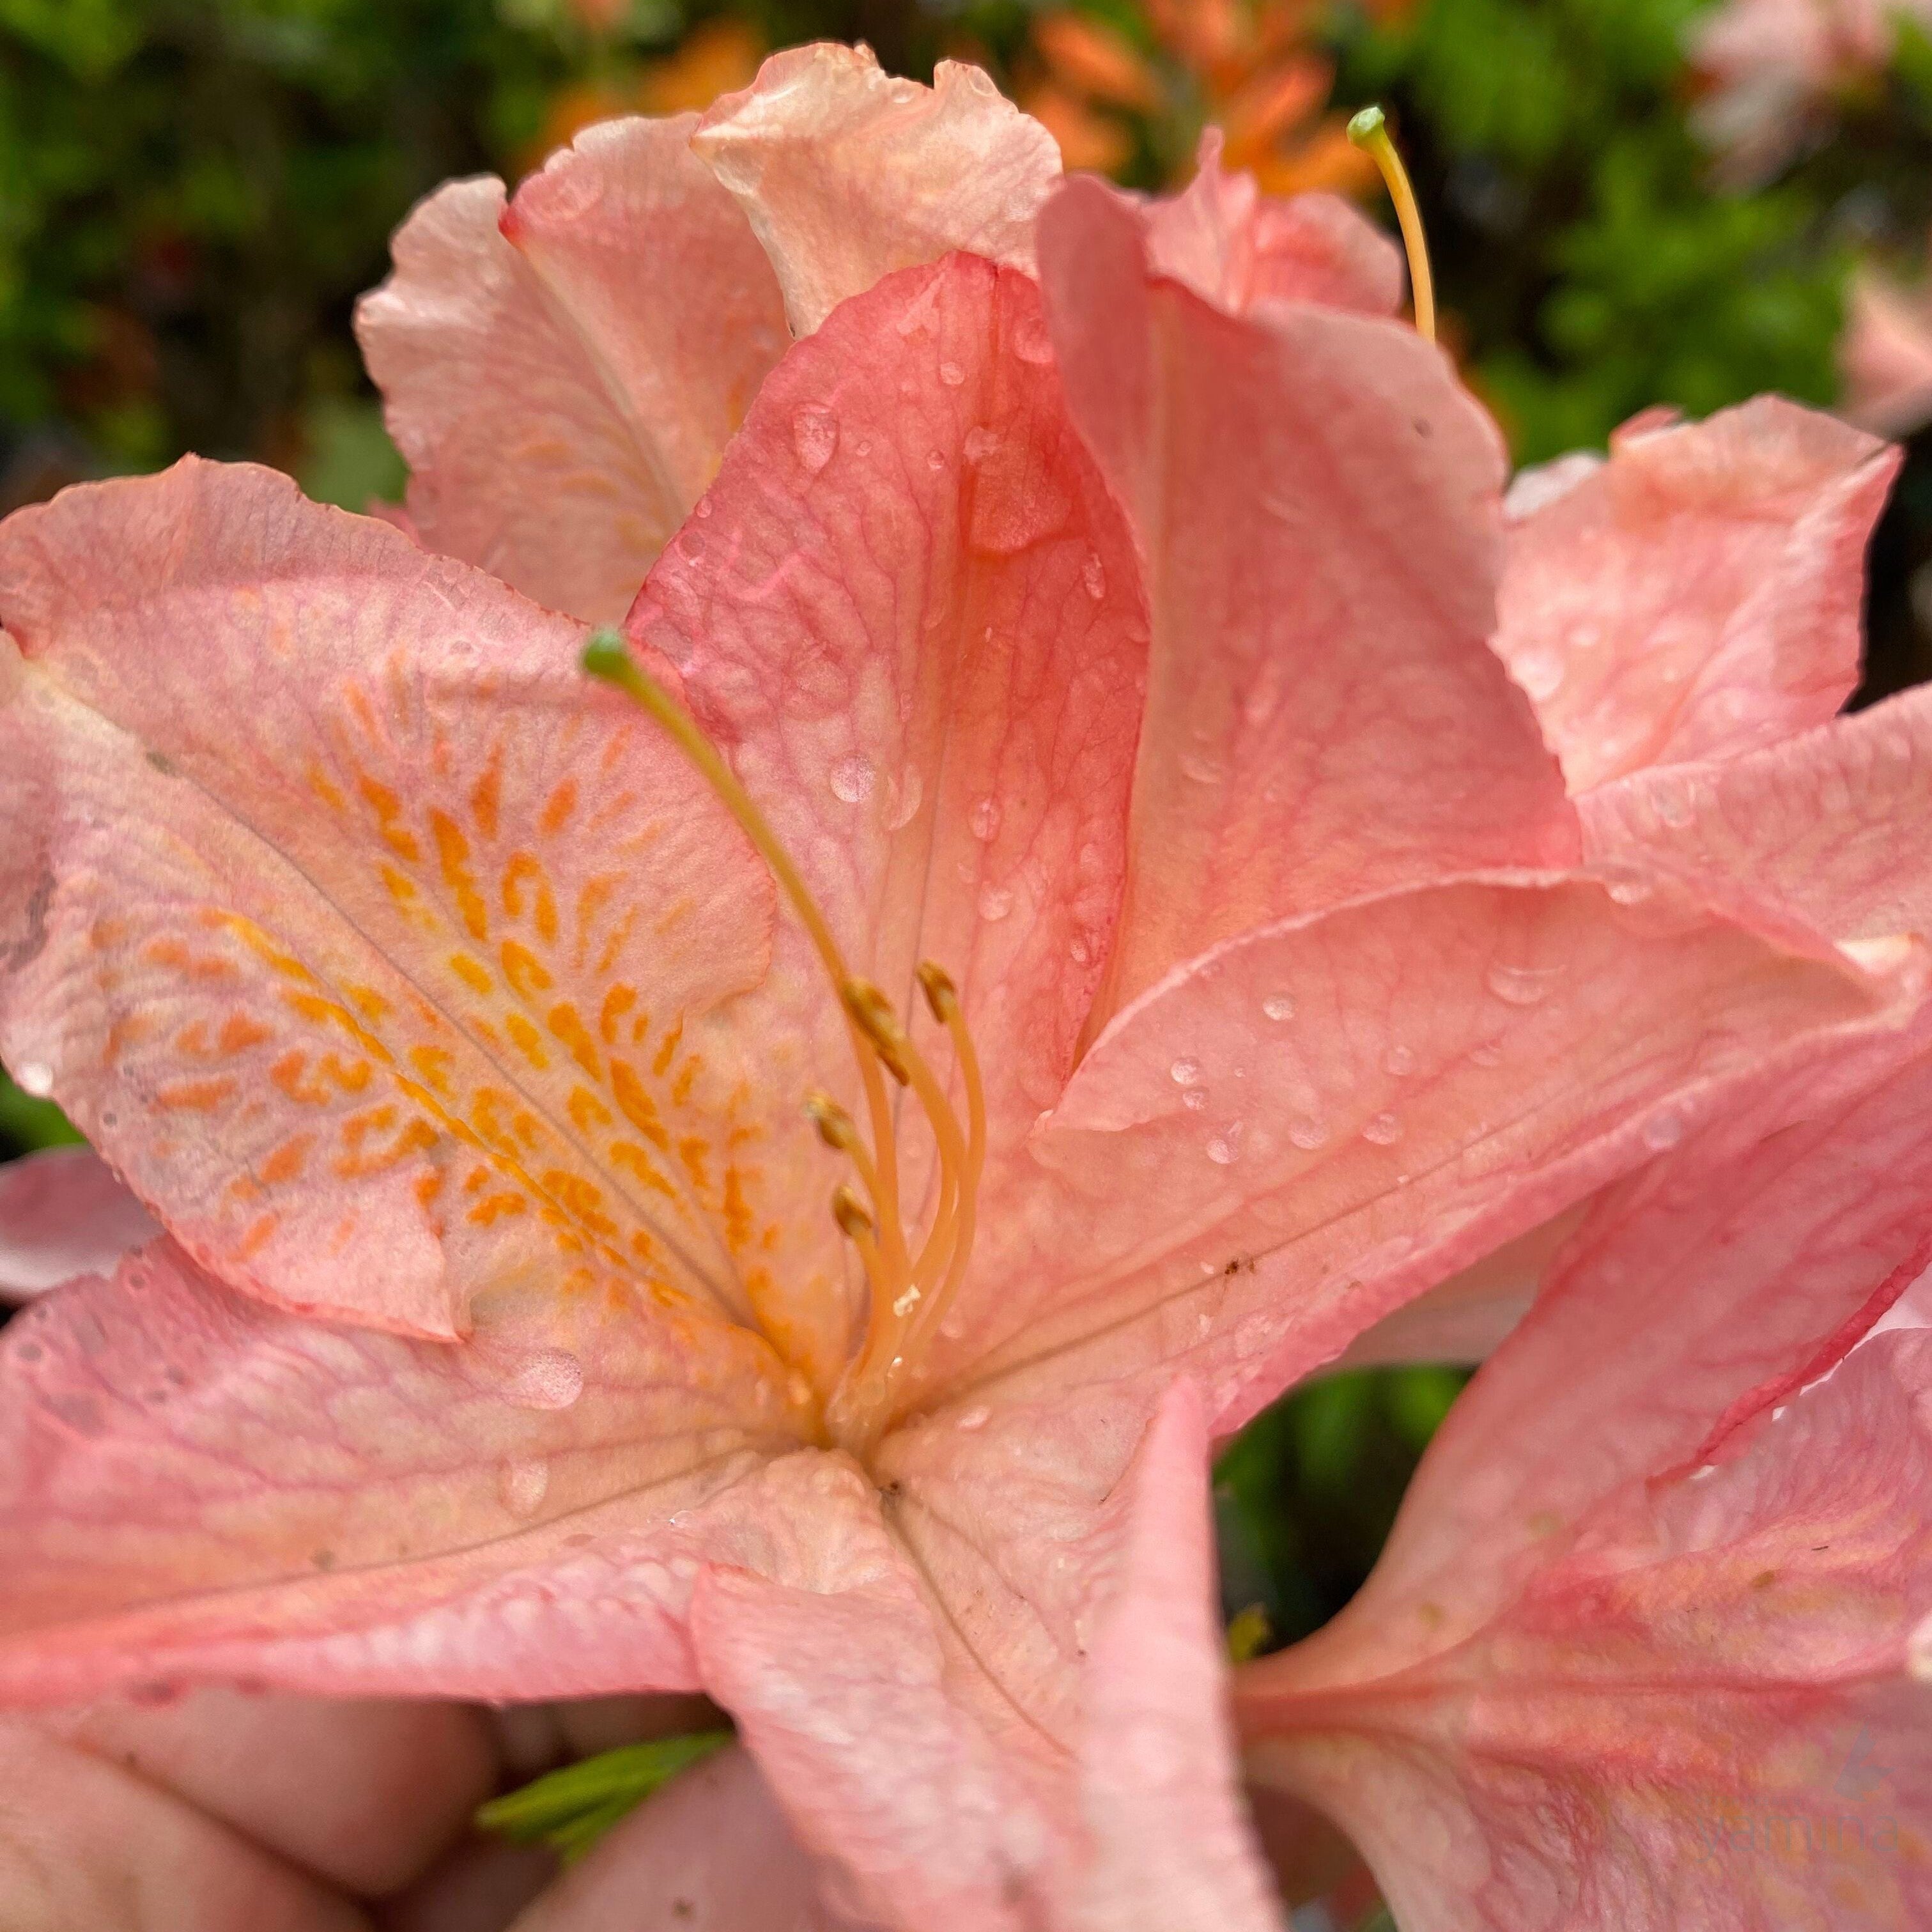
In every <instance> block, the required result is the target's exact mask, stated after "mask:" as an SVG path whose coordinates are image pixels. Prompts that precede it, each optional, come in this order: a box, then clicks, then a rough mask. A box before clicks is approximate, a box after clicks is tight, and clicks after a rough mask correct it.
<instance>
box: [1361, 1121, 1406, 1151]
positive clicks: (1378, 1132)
mask: <svg viewBox="0 0 1932 1932" xmlns="http://www.w3.org/2000/svg"><path fill="white" fill-rule="evenodd" d="M1362 1138H1363V1139H1364V1140H1365V1141H1369V1142H1373V1144H1374V1145H1376V1146H1377V1147H1387V1146H1388V1145H1390V1143H1391V1142H1394V1141H1398V1140H1400V1139H1401V1138H1402V1123H1401V1122H1400V1121H1399V1120H1397V1118H1396V1117H1395V1116H1394V1115H1393V1114H1377V1115H1375V1116H1374V1118H1373V1119H1371V1120H1370V1121H1367V1123H1366V1124H1364V1127H1363V1128H1362Z"/></svg>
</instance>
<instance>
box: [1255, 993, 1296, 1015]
mask: <svg viewBox="0 0 1932 1932" xmlns="http://www.w3.org/2000/svg"><path fill="white" fill-rule="evenodd" d="M1262 1012H1263V1013H1265V1014H1266V1015H1267V1016H1268V1018H1269V1019H1271V1020H1292V1019H1294V1017H1295V996H1294V995H1292V993H1271V994H1269V995H1268V998H1266V999H1265V1000H1264V1001H1262Z"/></svg>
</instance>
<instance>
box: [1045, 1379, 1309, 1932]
mask: <svg viewBox="0 0 1932 1932" xmlns="http://www.w3.org/2000/svg"><path fill="white" fill-rule="evenodd" d="M1117 1515H1118V1523H1117V1525H1116V1526H1115V1537H1116V1539H1117V1547H1116V1548H1115V1550H1114V1552H1113V1553H1112V1556H1113V1560H1112V1564H1111V1565H1109V1566H1107V1567H1106V1568H1105V1569H1103V1571H1101V1573H1100V1586H1101V1587H1102V1588H1103V1589H1106V1592H1107V1593H1108V1594H1107V1601H1106V1609H1105V1610H1104V1612H1103V1613H1102V1615H1101V1616H1100V1619H1099V1620H1098V1625H1097V1629H1096V1631H1095V1634H1094V1642H1093V1647H1092V1650H1091V1653H1090V1655H1089V1656H1088V1660H1087V1664H1086V1670H1085V1678H1086V1686H1087V1688H1086V1691H1085V1696H1084V1698H1083V1700H1082V1701H1083V1705H1084V1712H1083V1715H1084V1719H1085V1721H1084V1724H1083V1725H1082V1733H1081V1739H1080V1797H1081V1817H1082V1823H1083V1825H1084V1826H1085V1845H1084V1847H1083V1850H1084V1854H1085V1855H1084V1856H1082V1858H1081V1859H1080V1861H1079V1864H1078V1867H1077V1870H1076V1876H1075V1878H1074V1879H1073V1882H1072V1885H1071V1896H1070V1897H1069V1899H1068V1900H1067V1903H1065V1905H1064V1906H1063V1915H1064V1923H1065V1924H1066V1926H1067V1928H1068V1932H1244V1928H1250V1932H1274V1928H1277V1927H1279V1926H1280V1924H1281V1907H1280V1903H1279V1901H1278V1900H1277V1899H1276V1897H1274V1888H1273V1887H1272V1886H1271V1885H1270V1884H1269V1882H1268V1878H1267V1876H1266V1875H1265V1873H1264V1871H1263V1870H1262V1865H1261V1862H1260V1859H1259V1855H1258V1852H1257V1849H1256V1843H1255V1840H1254V1837H1253V1832H1252V1831H1251V1830H1250V1828H1249V1826H1248V1824H1247V1820H1246V1819H1245V1818H1244V1816H1243V1814H1242V1809H1241V1803H1240V1801H1239V1799H1238V1796H1237V1795H1236V1790H1235V1777H1234V1769H1233V1763H1232V1740H1231V1738H1230V1736H1229V1730H1228V1723H1227V1701H1228V1691H1227V1660H1226V1651H1225V1649H1224V1647H1223V1641H1222V1636H1221V1625H1220V1616H1219V1615H1218V1605H1217V1604H1216V1602H1215V1595H1216V1582H1217V1579H1216V1575H1215V1568H1214V1529H1213V1523H1212V1520H1211V1512H1210V1510H1209V1507H1208V1430H1207V1423H1206V1418H1205V1417H1204V1416H1203V1415H1202V1410H1201V1402H1200V1397H1199V1395H1198V1394H1196V1391H1194V1389H1193V1388H1192V1387H1191V1386H1190V1385H1188V1384H1187V1383H1184V1382H1183V1383H1178V1384H1176V1385H1175V1387H1174V1388H1172V1390H1171V1391H1169V1393H1168V1394H1167V1395H1166V1396H1165V1397H1163V1400H1162V1402H1161V1405H1160V1408H1159V1409H1157V1410H1156V1412H1155V1414H1154V1420H1153V1421H1152V1422H1151V1424H1149V1425H1148V1433H1147V1436H1146V1438H1145V1440H1144V1441H1143V1442H1142V1445H1141V1447H1140V1448H1139V1451H1137V1452H1136V1456H1135V1458H1134V1462H1133V1466H1132V1468H1131V1469H1130V1470H1129V1472H1128V1474H1127V1478H1126V1481H1125V1482H1124V1484H1123V1485H1122V1491H1121V1496H1120V1497H1119V1508H1118V1511H1117ZM1097 1594H1098V1592H1097ZM1058 1922H1060V1921H1056V1923H1058Z"/></svg>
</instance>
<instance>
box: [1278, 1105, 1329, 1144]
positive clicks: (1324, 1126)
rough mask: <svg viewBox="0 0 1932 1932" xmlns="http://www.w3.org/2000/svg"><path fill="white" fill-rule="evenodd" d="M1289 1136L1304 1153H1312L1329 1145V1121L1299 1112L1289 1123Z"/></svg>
mask: <svg viewBox="0 0 1932 1932" xmlns="http://www.w3.org/2000/svg"><path fill="white" fill-rule="evenodd" d="M1288 1137H1289V1139H1290V1140H1291V1141H1292V1142H1294V1143H1295V1145H1296V1146H1297V1147H1298V1148H1301V1151H1303V1153H1304V1154H1309V1153H1312V1152H1313V1151H1314V1150H1315V1149H1316V1148H1319V1147H1324V1146H1325V1145H1327V1144H1328V1122H1327V1121H1318V1120H1317V1119H1316V1118H1315V1116H1314V1115H1313V1114H1298V1115H1295V1118H1294V1119H1293V1120H1292V1121H1289V1124H1288Z"/></svg>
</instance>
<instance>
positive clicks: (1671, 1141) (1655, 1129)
mask: <svg viewBox="0 0 1932 1932" xmlns="http://www.w3.org/2000/svg"><path fill="white" fill-rule="evenodd" d="M1683 1138H1684V1123H1683V1122H1682V1121H1681V1120H1679V1118H1678V1117H1677V1116H1676V1115H1675V1114H1673V1113H1670V1112H1664V1113H1661V1114H1653V1115H1651V1117H1650V1118H1649V1120H1647V1121H1645V1122H1644V1124H1643V1144H1644V1145H1645V1146H1646V1147H1647V1148H1649V1149H1650V1150H1651V1151H1652V1153H1653V1154H1661V1153H1663V1152H1664V1150H1665V1149H1666V1148H1674V1147H1675V1146H1676V1145H1677V1143H1678V1142H1679V1141H1681V1140H1682V1139H1683Z"/></svg>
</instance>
